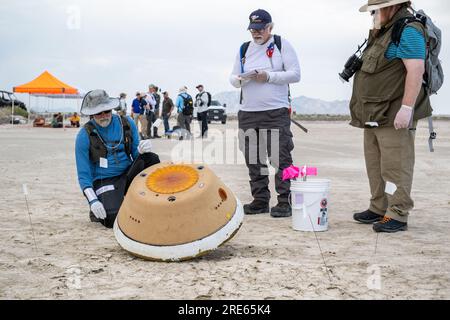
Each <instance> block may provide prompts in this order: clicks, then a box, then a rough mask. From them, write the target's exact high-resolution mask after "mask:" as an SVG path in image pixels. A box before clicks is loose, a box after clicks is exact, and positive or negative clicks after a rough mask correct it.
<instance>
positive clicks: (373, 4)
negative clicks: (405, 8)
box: [359, 0, 410, 12]
mask: <svg viewBox="0 0 450 320" xmlns="http://www.w3.org/2000/svg"><path fill="white" fill-rule="evenodd" d="M409 1H410V0H369V1H368V3H367V4H366V5H364V6H362V7H361V8H360V9H359V11H360V12H367V11H372V10H378V9H381V8H386V7H390V6H395V5H396V4H400V3H404V2H409Z"/></svg>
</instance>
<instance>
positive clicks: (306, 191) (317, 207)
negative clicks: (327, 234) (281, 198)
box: [291, 179, 330, 231]
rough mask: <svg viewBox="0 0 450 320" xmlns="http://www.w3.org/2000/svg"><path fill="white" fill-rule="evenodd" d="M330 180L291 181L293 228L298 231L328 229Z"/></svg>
mask: <svg viewBox="0 0 450 320" xmlns="http://www.w3.org/2000/svg"><path fill="white" fill-rule="evenodd" d="M329 191H330V180H326V179H308V180H307V181H291V205H292V228H293V229H294V230H298V231H326V230H327V229H328V196H329Z"/></svg>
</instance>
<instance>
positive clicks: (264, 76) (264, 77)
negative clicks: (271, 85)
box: [253, 71, 269, 83]
mask: <svg viewBox="0 0 450 320" xmlns="http://www.w3.org/2000/svg"><path fill="white" fill-rule="evenodd" d="M253 80H255V81H256V82H259V83H264V82H268V81H269V74H268V73H267V72H265V71H258V73H257V74H256V75H255V77H254V79H253Z"/></svg>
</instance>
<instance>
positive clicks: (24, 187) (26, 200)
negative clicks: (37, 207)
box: [22, 184, 38, 251]
mask: <svg viewBox="0 0 450 320" xmlns="http://www.w3.org/2000/svg"><path fill="white" fill-rule="evenodd" d="M22 187H23V194H24V196H25V203H26V204H27V211H28V218H29V219H30V228H31V233H32V235H33V241H34V247H35V249H36V251H37V250H38V247H37V243H36V237H35V236H34V228H33V222H32V221H31V212H30V207H29V206H28V188H27V185H26V184H23V185H22Z"/></svg>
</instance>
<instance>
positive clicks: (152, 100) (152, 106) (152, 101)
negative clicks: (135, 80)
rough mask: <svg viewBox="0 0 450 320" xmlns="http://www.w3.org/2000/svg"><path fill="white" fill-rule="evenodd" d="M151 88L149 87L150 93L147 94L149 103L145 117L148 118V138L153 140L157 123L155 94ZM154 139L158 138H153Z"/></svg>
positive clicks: (146, 98)
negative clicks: (154, 126)
mask: <svg viewBox="0 0 450 320" xmlns="http://www.w3.org/2000/svg"><path fill="white" fill-rule="evenodd" d="M151 89H152V88H151V86H149V92H148V93H147V95H146V97H145V101H146V102H147V106H146V108H145V116H146V118H147V128H146V129H147V131H146V133H147V137H148V138H149V139H152V128H153V122H155V120H156V118H155V106H156V100H155V97H154V96H153V92H152V90H151ZM153 138H156V137H155V136H153Z"/></svg>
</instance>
